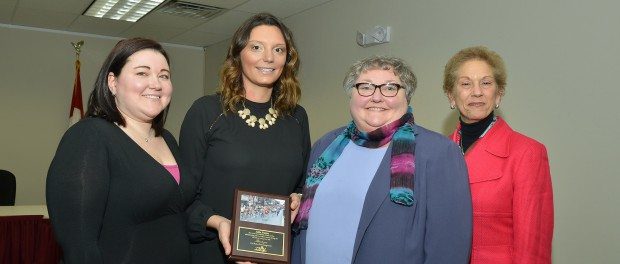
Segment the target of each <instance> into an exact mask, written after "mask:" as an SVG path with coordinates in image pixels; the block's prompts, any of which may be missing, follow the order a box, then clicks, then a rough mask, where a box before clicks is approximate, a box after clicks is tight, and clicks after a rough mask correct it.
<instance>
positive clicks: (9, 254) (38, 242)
mask: <svg viewBox="0 0 620 264" xmlns="http://www.w3.org/2000/svg"><path fill="white" fill-rule="evenodd" d="M61 254H62V253H61V249H60V246H58V243H56V240H55V238H54V234H53V231H52V226H51V224H50V221H49V219H47V218H43V215H12V216H0V263H3V264H5V263H6V264H30V263H42V264H47V263H50V264H51V263H54V264H57V263H59V262H60V259H61Z"/></svg>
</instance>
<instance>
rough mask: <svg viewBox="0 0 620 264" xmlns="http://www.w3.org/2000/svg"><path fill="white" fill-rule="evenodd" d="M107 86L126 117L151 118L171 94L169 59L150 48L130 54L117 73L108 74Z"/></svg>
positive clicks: (148, 119) (161, 109) (147, 119)
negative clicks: (116, 74)
mask: <svg viewBox="0 0 620 264" xmlns="http://www.w3.org/2000/svg"><path fill="white" fill-rule="evenodd" d="M108 86H109V87H110V91H111V92H112V94H113V95H114V99H115V102H116V107H117V108H118V110H119V112H120V113H121V115H122V116H123V117H124V118H125V120H127V119H131V120H135V121H139V122H151V121H152V120H153V119H154V118H155V117H156V116H157V115H159V113H161V112H162V111H164V109H165V108H166V107H167V106H168V104H169V103H170V99H171V97H172V82H171V81H170V68H169V66H168V62H167V61H166V58H165V57H164V56H163V55H162V54H161V53H159V52H157V51H155V50H152V49H144V50H141V51H138V52H136V53H134V54H132V55H131V56H129V58H127V62H126V63H125V65H124V66H123V69H122V70H121V72H120V74H119V75H118V76H115V75H114V74H113V73H109V74H108Z"/></svg>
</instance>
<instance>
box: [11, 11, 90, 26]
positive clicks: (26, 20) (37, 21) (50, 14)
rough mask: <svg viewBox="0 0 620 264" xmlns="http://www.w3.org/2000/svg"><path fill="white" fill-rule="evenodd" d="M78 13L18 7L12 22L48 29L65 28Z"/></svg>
mask: <svg viewBox="0 0 620 264" xmlns="http://www.w3.org/2000/svg"><path fill="white" fill-rule="evenodd" d="M78 16H79V15H76V14H70V13H64V12H54V11H48V10H39V9H30V8H21V7H18V8H17V10H16V11H15V15H14V16H13V24H17V25H22V26H29V27H40V28H48V29H62V30H64V29H67V27H68V26H69V25H70V24H71V22H73V20H75V19H76V18H77V17H78Z"/></svg>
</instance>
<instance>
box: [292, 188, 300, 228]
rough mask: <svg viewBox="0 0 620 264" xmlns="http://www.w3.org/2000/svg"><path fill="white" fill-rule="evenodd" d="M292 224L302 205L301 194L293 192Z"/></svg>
mask: <svg viewBox="0 0 620 264" xmlns="http://www.w3.org/2000/svg"><path fill="white" fill-rule="evenodd" d="M290 196H291V224H292V223H293V221H295V217H297V213H298V212H299V206H300V205H301V194H299V193H291V195H290Z"/></svg>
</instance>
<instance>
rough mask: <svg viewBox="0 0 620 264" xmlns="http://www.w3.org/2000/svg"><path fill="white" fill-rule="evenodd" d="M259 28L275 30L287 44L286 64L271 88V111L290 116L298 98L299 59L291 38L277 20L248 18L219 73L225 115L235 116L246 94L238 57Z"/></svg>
mask: <svg viewBox="0 0 620 264" xmlns="http://www.w3.org/2000/svg"><path fill="white" fill-rule="evenodd" d="M261 25H268V26H275V27H278V29H280V32H282V35H283V36H284V41H285V43H286V52H287V54H286V64H284V69H283V70H282V74H281V75H280V78H278V80H277V81H276V83H275V84H274V88H273V89H274V91H273V92H274V93H276V97H275V100H274V107H275V108H276V110H278V111H279V112H281V113H283V114H291V113H292V112H293V110H294V109H295V106H296V105H297V103H298V102H299V99H300V98H301V89H300V88H299V81H298V80H297V71H298V70H299V57H298V55H297V49H296V48H295V43H294V42H293V34H292V33H291V31H290V30H289V29H288V28H287V27H286V26H285V25H284V23H282V21H280V20H279V19H278V18H277V17H275V16H273V15H271V14H268V13H260V14H256V15H254V16H252V17H250V18H249V19H248V20H246V21H245V22H244V23H243V24H242V25H241V26H240V27H239V28H238V29H237V31H236V32H235V34H234V35H233V37H232V41H231V43H230V46H229V47H228V53H227V55H226V60H225V61H224V65H223V66H222V70H221V72H220V84H219V86H220V87H219V90H220V94H221V97H222V107H223V108H224V112H226V111H231V112H234V111H235V110H236V106H237V105H238V104H239V102H241V100H243V97H244V94H245V92H244V89H243V80H242V73H243V70H242V67H241V55H240V54H241V51H242V50H243V49H244V48H245V46H246V45H247V44H248V39H249V38H250V33H251V32H252V29H254V28H255V27H257V26H261ZM272 96H273V95H272Z"/></svg>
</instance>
